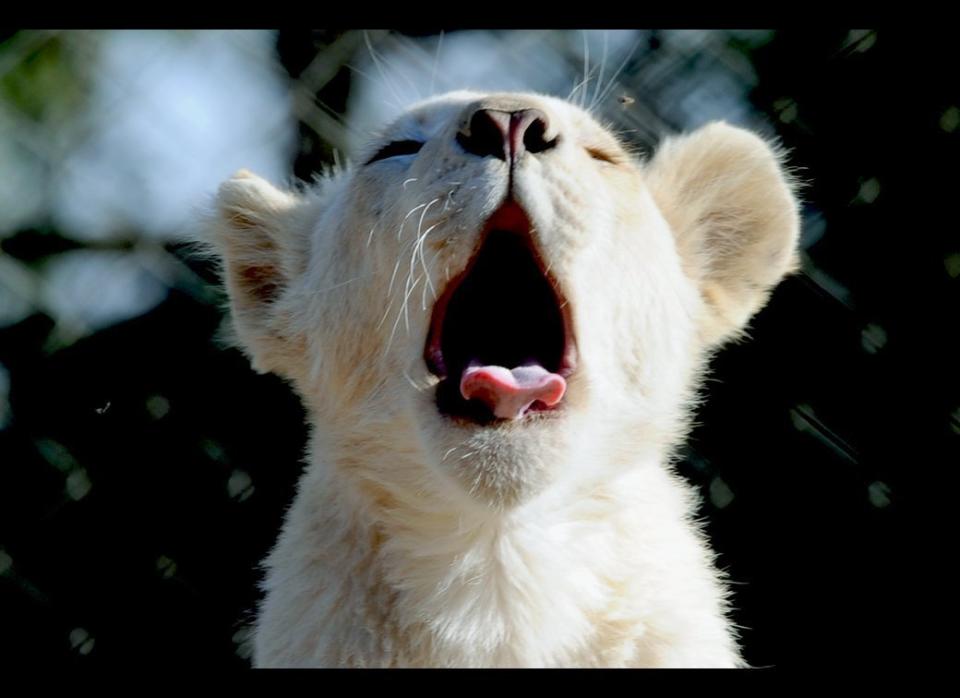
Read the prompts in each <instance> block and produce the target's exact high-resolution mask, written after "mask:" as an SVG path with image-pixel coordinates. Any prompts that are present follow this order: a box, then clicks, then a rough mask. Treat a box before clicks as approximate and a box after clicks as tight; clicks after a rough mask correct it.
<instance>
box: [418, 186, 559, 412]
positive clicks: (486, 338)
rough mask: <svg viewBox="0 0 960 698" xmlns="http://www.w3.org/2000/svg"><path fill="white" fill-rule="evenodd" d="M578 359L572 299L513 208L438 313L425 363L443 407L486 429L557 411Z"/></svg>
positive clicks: (504, 211)
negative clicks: (497, 422)
mask: <svg viewBox="0 0 960 698" xmlns="http://www.w3.org/2000/svg"><path fill="white" fill-rule="evenodd" d="M575 354H576V352H575V347H574V342H573V336H572V333H571V322H570V311H569V306H568V305H567V302H566V299H565V298H564V297H563V294H562V293H561V291H560V288H559V286H558V284H557V283H556V281H555V280H554V279H553V277H551V276H550V273H549V271H548V270H547V269H546V268H545V267H544V264H543V261H542V259H541V258H540V255H539V254H538V252H537V250H536V249H535V247H534V245H533V241H532V238H531V224H530V220H529V219H528V218H527V216H526V214H525V213H524V212H523V210H522V209H521V208H520V206H519V205H517V204H516V203H514V202H508V203H506V204H504V205H503V206H502V207H501V208H500V209H499V210H498V211H497V212H496V213H495V214H494V215H493V216H491V218H490V219H489V221H487V224H486V226H485V228H484V232H483V235H482V236H481V244H480V247H479V249H478V250H477V252H476V253H475V254H474V256H473V258H472V259H471V260H470V263H469V264H468V265H467V268H466V269H465V270H464V271H463V273H461V274H460V275H459V276H457V277H456V278H454V279H452V280H451V281H450V282H449V283H448V284H447V288H446V289H445V290H444V292H443V295H442V296H441V297H440V298H439V299H438V300H437V303H436V305H435V306H434V309H433V318H432V321H431V324H430V334H429V336H428V337H427V345H426V349H425V352H424V358H425V359H426V362H427V367H428V368H429V369H430V371H431V372H432V373H433V374H434V375H436V376H437V377H438V378H440V383H439V384H438V386H437V407H438V409H439V410H440V412H441V413H443V414H447V415H449V416H451V417H457V418H461V419H465V420H468V421H472V422H475V423H478V424H487V423H490V422H493V421H495V420H498V419H500V420H508V419H514V420H516V419H521V418H523V417H524V416H526V415H528V414H530V413H535V412H543V411H547V410H553V409H557V408H558V407H560V406H561V404H562V401H563V396H564V394H565V392H566V379H567V378H568V377H569V376H570V374H571V373H572V372H573V369H574V363H575Z"/></svg>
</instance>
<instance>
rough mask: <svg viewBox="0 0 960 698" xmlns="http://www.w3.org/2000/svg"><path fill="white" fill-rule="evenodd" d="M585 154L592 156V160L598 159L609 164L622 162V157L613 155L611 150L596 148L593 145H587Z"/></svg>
mask: <svg viewBox="0 0 960 698" xmlns="http://www.w3.org/2000/svg"><path fill="white" fill-rule="evenodd" d="M586 150H587V154H588V155H589V156H590V157H592V158H593V159H594V160H599V161H600V162H608V163H610V164H611V165H619V164H620V163H622V162H623V158H621V157H619V156H618V155H614V154H613V153H612V152H609V151H607V150H603V149H602V148H596V147H593V146H587V149H586Z"/></svg>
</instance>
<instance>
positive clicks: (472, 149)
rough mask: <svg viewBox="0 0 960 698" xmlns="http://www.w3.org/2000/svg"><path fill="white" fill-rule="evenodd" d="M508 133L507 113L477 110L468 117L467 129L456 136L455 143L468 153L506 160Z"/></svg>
mask: <svg viewBox="0 0 960 698" xmlns="http://www.w3.org/2000/svg"><path fill="white" fill-rule="evenodd" d="M509 133H510V114H509V113H507V112H499V111H493V110H490V109H478V110H477V111H475V112H474V113H473V116H472V117H470V121H469V123H468V124H467V129H466V130H463V131H460V132H459V133H458V134H457V142H458V143H459V144H460V145H461V147H463V149H464V150H466V151H467V152H468V153H473V154H474V155H479V156H481V157H490V156H492V157H495V158H498V159H500V160H506V157H507V156H506V145H507V143H508V140H509Z"/></svg>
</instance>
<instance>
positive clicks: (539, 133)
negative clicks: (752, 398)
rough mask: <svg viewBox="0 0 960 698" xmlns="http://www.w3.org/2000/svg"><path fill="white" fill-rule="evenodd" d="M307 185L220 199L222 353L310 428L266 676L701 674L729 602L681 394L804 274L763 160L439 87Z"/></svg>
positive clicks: (752, 141)
mask: <svg viewBox="0 0 960 698" xmlns="http://www.w3.org/2000/svg"><path fill="white" fill-rule="evenodd" d="M358 161H359V163H361V164H359V165H357V166H356V167H353V168H352V169H350V170H348V171H346V172H341V173H338V174H336V175H334V176H332V177H330V178H327V179H325V180H324V181H321V182H318V183H317V185H316V186H315V187H314V188H312V189H309V190H307V191H305V192H302V193H292V192H286V191H280V190H278V189H276V188H274V187H273V186H271V185H270V184H268V183H267V182H265V181H264V180H262V179H260V178H258V177H256V176H254V175H252V174H250V173H248V172H245V171H241V172H239V173H238V174H236V175H235V176H234V177H233V178H232V179H230V180H229V181H227V182H226V183H225V184H223V186H222V187H221V189H220V193H219V196H218V213H217V216H216V220H215V222H214V224H213V225H212V226H211V231H210V236H209V242H210V244H211V245H212V246H213V248H214V249H215V251H216V253H217V254H218V255H219V257H220V258H222V261H223V269H224V279H225V283H226V286H227V289H228V291H229V296H230V303H231V312H232V318H233V324H234V327H235V330H236V334H237V336H238V338H239V340H240V342H241V343H242V345H243V347H244V348H245V350H246V351H247V353H248V355H249V356H250V359H251V361H252V363H253V365H254V367H255V368H256V369H258V370H260V371H273V372H275V373H278V374H280V375H281V376H284V377H285V378H287V379H288V380H289V381H290V383H291V384H292V385H293V387H294V389H295V390H296V391H297V393H298V394H299V395H300V397H301V398H302V399H303V402H304V404H305V406H306V408H307V410H308V413H309V415H310V418H311V422H312V425H313V429H312V437H311V441H310V448H309V458H308V461H307V465H306V469H305V472H304V474H303V476H302V479H301V481H300V483H299V489H298V493H297V497H296V500H295V501H294V503H293V506H292V507H291V509H290V511H289V513H288V514H287V517H286V522H285V524H284V527H283V532H282V534H281V536H280V539H279V541H278V543H277V545H276V548H275V549H274V550H273V552H272V554H271V555H270V557H269V558H268V560H267V561H266V568H267V574H266V579H265V581H264V584H263V589H264V591H265V592H266V597H265V599H264V601H263V604H262V607H261V609H260V614H259V620H258V623H257V628H256V635H255V657H254V660H255V664H256V665H258V666H327V667H348V666H349V667H401V666H431V667H494V666H496V667H573V666H581V667H601V666H608V667H611V666H612V667H708V666H709V667H722V666H737V665H739V664H740V663H741V660H740V657H739V653H738V648H737V642H736V639H735V636H734V633H733V631H732V629H731V624H730V622H729V620H728V619H727V617H726V614H727V607H726V604H725V594H726V592H725V589H724V585H723V582H722V581H721V577H720V575H719V574H718V572H717V571H716V569H714V566H713V563H712V555H711V553H710V551H709V549H708V547H707V545H706V543H705V541H704V537H703V535H702V534H701V532H700V531H699V529H698V526H697V524H696V522H695V521H694V519H693V516H694V510H695V506H696V501H695V497H694V496H693V492H692V491H691V488H690V487H689V486H688V485H686V484H685V483H684V482H683V481H682V480H681V479H680V478H678V476H676V475H675V474H674V473H673V472H672V471H671V468H670V458H671V453H672V451H673V450H674V448H675V447H677V445H678V444H679V443H680V442H681V441H682V439H683V437H684V434H685V432H686V430H687V425H688V421H689V418H690V405H691V402H692V400H693V398H694V393H695V390H696V386H697V382H698V376H699V374H700V373H701V371H702V370H703V368H704V364H705V361H706V358H707V357H708V356H709V354H710V352H711V351H712V350H714V349H715V348H717V347H718V346H719V345H720V344H721V343H723V342H724V341H726V340H728V339H730V338H731V337H735V336H736V335H737V334H738V333H739V332H740V331H741V330H742V328H743V327H744V326H745V324H746V323H747V321H748V320H749V319H750V317H751V316H752V315H753V314H754V313H755V312H756V311H757V310H758V309H760V308H761V307H762V306H763V305H764V303H765V302H766V299H767V297H768V295H769V293H770V291H771V289H772V288H773V287H774V286H775V285H776V284H777V283H778V281H779V280H780V279H781V278H782V277H783V276H784V274H786V273H788V272H790V271H791V270H792V269H793V268H794V266H795V264H796V260H797V252H796V247H797V237H798V227H799V224H798V213H797V204H796V201H795V199H794V195H793V193H792V191H791V186H790V184H789V181H788V178H787V177H786V175H785V173H784V170H783V169H782V166H781V163H780V159H779V157H778V155H777V153H775V152H773V151H772V150H771V148H770V147H768V145H767V144H766V143H765V142H764V141H762V140H761V139H760V138H758V137H756V136H755V135H752V134H751V133H748V132H746V131H743V130H741V129H738V128H734V127H731V126H728V125H725V124H722V123H714V124H710V125H708V126H706V127H704V128H702V129H700V130H698V131H696V132H695V133H693V134H691V135H687V136H684V137H680V138H676V139H673V140H668V141H667V142H666V143H665V144H664V145H663V146H662V147H661V148H660V149H659V151H658V152H657V154H656V156H655V157H654V158H653V159H652V160H650V161H649V162H641V161H638V160H637V159H635V158H634V157H632V156H631V155H630V154H628V153H627V152H626V151H625V150H624V148H623V147H622V146H621V145H620V144H619V143H618V142H617V139H616V138H615V137H614V136H613V135H611V133H610V132H609V131H607V130H605V129H604V128H603V127H601V126H600V125H598V124H597V123H596V122H595V121H594V120H593V119H592V118H591V116H590V115H588V114H587V113H586V112H584V111H583V110H581V109H579V108H577V107H576V106H574V105H572V104H570V103H568V102H565V101H562V100H559V99H555V98H551V97H545V96H541V95H533V94H477V93H470V92H455V93H451V94H447V95H444V96H441V97H437V98H434V99H430V100H428V101H425V102H422V103H420V104H417V105H415V106H413V107H412V108H410V109H409V110H408V111H407V112H406V113H405V114H404V115H403V116H402V117H400V118H399V119H398V120H397V121H396V122H395V123H393V124H392V125H390V126H389V127H388V128H386V129H385V130H384V131H383V133H382V134H380V135H379V136H378V137H377V138H375V139H374V140H372V141H371V142H370V144H369V146H368V147H367V148H366V150H365V151H364V152H362V153H361V154H360V157H359V160H358Z"/></svg>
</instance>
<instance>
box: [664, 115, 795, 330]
mask: <svg viewBox="0 0 960 698" xmlns="http://www.w3.org/2000/svg"><path fill="white" fill-rule="evenodd" d="M646 174H647V186H648V187H649V189H650V191H651V193H652V195H653V197H654V200H655V201H656V202H657V205H658V206H659V207H660V209H661V211H662V212H663V215H664V217H665V218H666V219H667V222H668V223H669V224H670V227H671V228H672V230H673V233H674V235H675V237H676V242H677V248H678V250H679V252H680V256H681V258H682V260H683V265H684V268H685V270H686V272H687V274H688V275H689V276H690V278H692V279H694V280H695V281H696V282H697V283H698V284H699V287H700V292H701V294H702V295H703V298H704V300H705V301H706V305H707V314H706V317H705V318H704V320H703V323H702V324H701V333H702V336H703V339H704V341H705V342H706V343H707V344H708V345H717V344H720V343H721V342H723V341H725V340H727V339H730V338H732V337H735V336H736V335H737V334H739V333H740V332H741V331H742V330H743V328H744V327H745V326H746V324H747V322H748V321H749V320H750V318H751V317H752V316H753V314H754V313H756V312H757V311H758V310H760V308H762V307H763V305H764V304H765V303H766V301H767V298H768V296H769V295H770V291H771V290H772V289H773V287H774V286H776V285H777V283H779V281H780V280H781V279H782V278H783V277H784V275H786V274H788V273H790V272H792V271H795V270H796V269H797V267H798V262H799V259H798V255H797V242H798V238H799V234H800V217H799V214H798V210H797V201H796V198H795V197H794V194H793V187H792V185H791V181H790V179H789V176H788V175H787V174H786V172H785V171H784V168H783V164H782V162H781V155H780V154H779V153H778V152H775V151H774V150H773V149H772V148H771V147H770V146H769V145H768V144H767V143H766V142H765V141H763V140H762V139H761V138H759V137H757V136H756V135H754V134H752V133H750V132H749V131H744V130H743V129H740V128H735V127H733V126H729V125H727V124H725V123H712V124H709V125H707V126H704V127H703V128H701V129H700V130H698V131H695V132H694V133H692V134H690V135H687V136H683V137H680V138H674V139H670V140H668V141H667V142H666V143H665V144H664V145H663V146H661V148H660V150H659V151H658V152H657V154H656V156H655V157H654V158H653V160H652V162H651V163H650V164H649V165H648V167H647V172H646Z"/></svg>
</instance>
